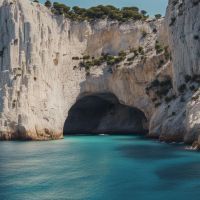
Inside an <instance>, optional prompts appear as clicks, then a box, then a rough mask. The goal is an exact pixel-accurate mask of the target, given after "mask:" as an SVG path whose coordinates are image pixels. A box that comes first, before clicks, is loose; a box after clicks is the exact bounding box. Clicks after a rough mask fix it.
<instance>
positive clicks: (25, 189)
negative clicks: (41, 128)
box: [0, 136, 200, 200]
mask: <svg viewBox="0 0 200 200" xmlns="http://www.w3.org/2000/svg"><path fill="white" fill-rule="evenodd" d="M199 188H200V154H199V153H196V152H188V151H185V150H184V149H183V146H181V145H168V144H160V143H158V142H155V141H151V140H145V139H144V138H141V137H138V136H87V137H86V136H82V137H81V136H77V137H66V138H65V139H64V140H60V141H49V142H1V143H0V199H1V200H38V199H39V200H43V199H44V200H62V199H63V200H122V199H125V200H126V199H127V200H129V199H130V200H132V199H134V200H147V199H148V200H160V199H162V200H165V199H166V200H168V199H170V200H173V199H174V200H176V199H179V198H181V199H182V200H187V199H188V198H195V199H198V197H199V195H200V190H199Z"/></svg>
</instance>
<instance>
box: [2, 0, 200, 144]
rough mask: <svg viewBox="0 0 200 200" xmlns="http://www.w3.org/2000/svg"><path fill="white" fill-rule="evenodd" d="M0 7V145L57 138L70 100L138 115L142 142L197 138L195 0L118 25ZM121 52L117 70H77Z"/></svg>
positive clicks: (10, 1)
mask: <svg viewBox="0 0 200 200" xmlns="http://www.w3.org/2000/svg"><path fill="white" fill-rule="evenodd" d="M0 5H1V6H0V138H1V139H34V140H47V139H59V138H62V136H63V127H64V123H65V120H66V119H67V117H68V112H69V110H70V109H71V107H72V106H73V105H74V104H75V103H76V102H77V101H79V100H81V99H82V98H84V97H85V96H90V95H93V94H101V93H111V94H113V95H115V97H116V98H117V99H118V101H119V102H120V104H123V105H125V106H130V107H134V108H136V109H139V110H140V111H142V112H143V113H144V114H145V116H146V119H147V125H148V129H149V135H150V136H152V137H159V138H160V139H161V140H167V141H183V140H185V141H186V142H189V143H192V142H193V141H196V140H198V137H199V131H198V129H199V127H200V126H199V119H200V118H199V116H198V115H199V114H198V104H199V95H198V88H199V82H198V81H199V77H198V76H195V75H198V74H199V71H198V70H199V64H200V63H199V62H200V60H199V56H198V55H199V44H200V43H199V42H200V39H199V38H198V36H199V30H198V28H199V22H198V20H197V19H199V18H200V16H199V12H198V10H199V8H200V4H199V1H198V0H193V1H190V0H185V1H175V0H170V1H169V5H168V8H167V14H166V18H165V19H164V18H161V19H159V20H146V21H144V22H142V21H129V22H126V23H119V22H117V21H109V20H100V21H95V22H87V21H84V22H73V21H70V20H68V19H66V18H64V17H63V16H55V15H53V14H52V13H51V12H50V10H48V9H47V8H46V7H44V6H43V5H41V4H38V3H31V2H30V1H28V0H15V1H14V0H4V1H0ZM133 49H134V50H136V49H137V50H138V52H139V53H138V52H137V53H138V55H136V53H135V51H134V50H133ZM122 50H123V51H125V52H126V58H125V59H124V60H123V61H122V62H120V63H119V64H113V65H110V64H106V62H105V63H103V64H101V65H100V66H93V67H90V69H87V70H86V69H85V68H83V67H81V66H80V65H79V64H80V62H81V60H80V58H82V57H83V56H84V55H90V57H94V58H95V59H96V58H99V57H100V56H101V54H102V53H104V54H106V53H109V54H112V55H114V56H117V55H118V53H119V52H120V51H122ZM73 58H75V59H73ZM132 58H133V59H132ZM130 61H131V62H130ZM102 123H103V122H102ZM102 123H101V124H102ZM102 126H103V125H102Z"/></svg>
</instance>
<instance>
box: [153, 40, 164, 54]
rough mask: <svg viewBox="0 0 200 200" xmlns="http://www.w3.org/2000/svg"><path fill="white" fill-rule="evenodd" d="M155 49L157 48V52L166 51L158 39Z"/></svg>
mask: <svg viewBox="0 0 200 200" xmlns="http://www.w3.org/2000/svg"><path fill="white" fill-rule="evenodd" d="M155 49H156V53H157V54H159V53H162V52H163V51H164V49H163V47H162V46H161V44H160V43H159V42H158V41H156V44H155Z"/></svg>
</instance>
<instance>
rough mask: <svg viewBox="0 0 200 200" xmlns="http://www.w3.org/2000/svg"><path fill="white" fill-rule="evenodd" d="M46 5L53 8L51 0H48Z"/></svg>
mask: <svg viewBox="0 0 200 200" xmlns="http://www.w3.org/2000/svg"><path fill="white" fill-rule="evenodd" d="M44 5H45V6H46V7H47V8H51V6H52V4H51V1H49V0H47V1H46V2H45V3H44Z"/></svg>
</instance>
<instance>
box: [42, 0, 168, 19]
mask: <svg viewBox="0 0 200 200" xmlns="http://www.w3.org/2000/svg"><path fill="white" fill-rule="evenodd" d="M40 1H41V2H42V3H43V2H44V1H45V0H40ZM55 1H57V2H62V3H65V4H66V5H68V6H70V7H72V6H79V7H85V8H88V7H91V6H95V5H100V4H103V5H114V6H116V7H119V8H121V7H125V6H137V7H139V8H140V9H141V10H146V11H147V12H148V14H149V15H151V16H153V15H155V14H158V13H160V14H162V15H164V14H165V10H166V7H167V3H168V0H55ZM52 2H53V0H52Z"/></svg>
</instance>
